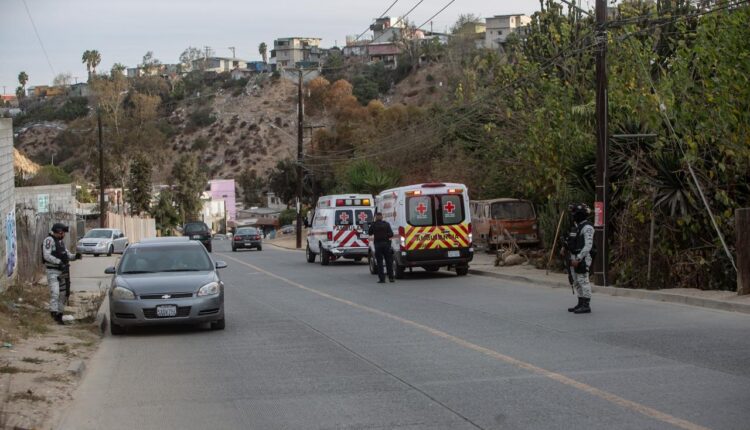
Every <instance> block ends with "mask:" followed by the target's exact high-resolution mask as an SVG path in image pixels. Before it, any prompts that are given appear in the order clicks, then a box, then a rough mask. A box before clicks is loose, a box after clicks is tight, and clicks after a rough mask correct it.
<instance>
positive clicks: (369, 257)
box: [367, 254, 378, 275]
mask: <svg viewBox="0 0 750 430" xmlns="http://www.w3.org/2000/svg"><path fill="white" fill-rule="evenodd" d="M367 264H368V265H369V266H370V274H371V275H377V274H378V267H377V265H376V262H375V257H373V256H372V254H367Z"/></svg>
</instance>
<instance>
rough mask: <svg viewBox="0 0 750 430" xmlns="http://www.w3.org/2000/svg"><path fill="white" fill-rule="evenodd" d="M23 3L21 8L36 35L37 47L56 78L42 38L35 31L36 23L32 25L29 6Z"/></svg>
mask: <svg viewBox="0 0 750 430" xmlns="http://www.w3.org/2000/svg"><path fill="white" fill-rule="evenodd" d="M22 1H23V7H24V8H25V9H26V15H28V16H29V21H31V26H32V27H33V28H34V34H36V40H37V41H39V46H40V47H41V48H42V52H43V53H44V58H46V59H47V65H48V66H49V69H50V70H51V71H52V76H56V75H57V73H56V72H55V68H54V67H52V61H50V59H49V55H48V54H47V50H46V49H45V48H44V43H42V38H41V37H40V36H39V31H38V30H37V29H36V23H34V18H32V17H31V11H29V5H27V4H26V0H22Z"/></svg>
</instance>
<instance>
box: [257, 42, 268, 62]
mask: <svg viewBox="0 0 750 430" xmlns="http://www.w3.org/2000/svg"><path fill="white" fill-rule="evenodd" d="M258 53H259V54H260V55H261V57H263V62H264V63H268V46H267V45H266V42H261V43H260V45H258Z"/></svg>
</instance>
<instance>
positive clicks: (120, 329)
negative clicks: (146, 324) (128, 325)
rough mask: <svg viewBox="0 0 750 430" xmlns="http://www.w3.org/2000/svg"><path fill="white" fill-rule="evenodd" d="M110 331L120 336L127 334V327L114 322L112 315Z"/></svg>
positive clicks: (113, 334)
mask: <svg viewBox="0 0 750 430" xmlns="http://www.w3.org/2000/svg"><path fill="white" fill-rule="evenodd" d="M109 331H110V333H112V336H118V335H121V334H125V327H123V326H121V325H118V324H115V323H114V322H112V316H110V317H109Z"/></svg>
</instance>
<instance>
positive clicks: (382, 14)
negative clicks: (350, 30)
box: [354, 0, 398, 42]
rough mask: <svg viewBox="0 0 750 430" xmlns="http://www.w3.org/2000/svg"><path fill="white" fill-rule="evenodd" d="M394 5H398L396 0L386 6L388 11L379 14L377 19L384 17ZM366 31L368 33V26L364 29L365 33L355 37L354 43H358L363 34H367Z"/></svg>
mask: <svg viewBox="0 0 750 430" xmlns="http://www.w3.org/2000/svg"><path fill="white" fill-rule="evenodd" d="M396 3H398V0H395V1H394V2H393V3H391V5H390V6H388V9H386V10H385V12H383V13H381V14H380V16H379V17H378V19H380V18H382V17H384V16H385V14H387V13H388V11H390V10H391V9H392V8H393V6H395V5H396ZM368 31H370V26H369V25H368V26H367V28H366V29H365V31H363V32H362V33H360V34H359V36H357V38H356V39H354V41H355V42H356V41H358V40H359V39H360V38H361V37H362V36H364V34H365V33H367V32H368Z"/></svg>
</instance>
